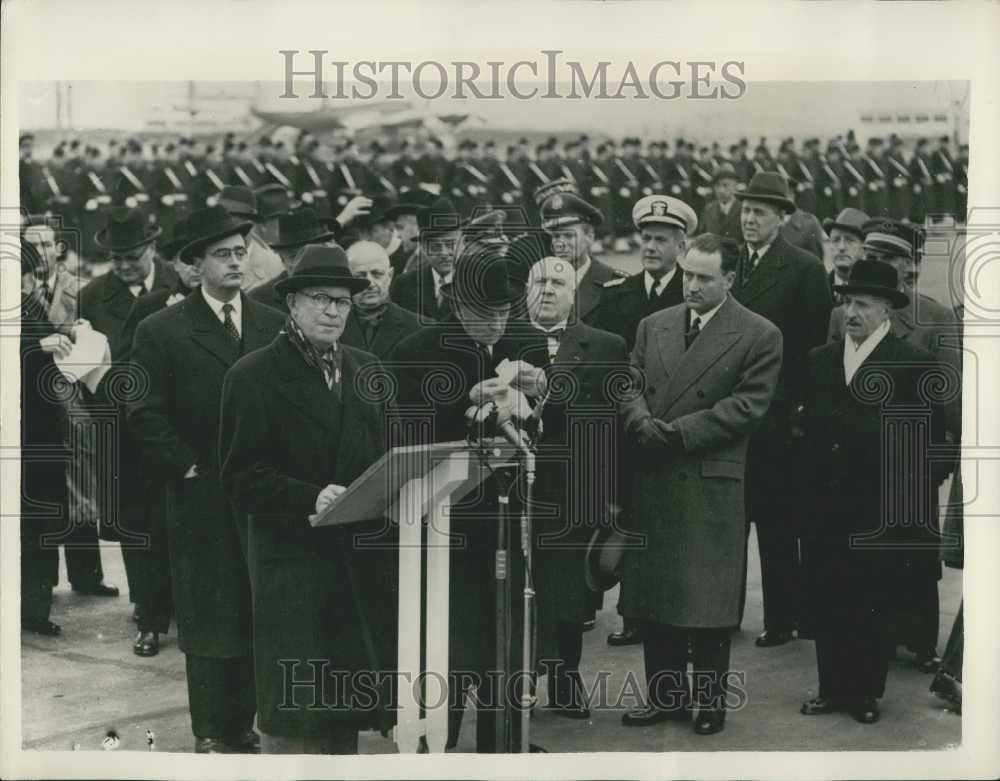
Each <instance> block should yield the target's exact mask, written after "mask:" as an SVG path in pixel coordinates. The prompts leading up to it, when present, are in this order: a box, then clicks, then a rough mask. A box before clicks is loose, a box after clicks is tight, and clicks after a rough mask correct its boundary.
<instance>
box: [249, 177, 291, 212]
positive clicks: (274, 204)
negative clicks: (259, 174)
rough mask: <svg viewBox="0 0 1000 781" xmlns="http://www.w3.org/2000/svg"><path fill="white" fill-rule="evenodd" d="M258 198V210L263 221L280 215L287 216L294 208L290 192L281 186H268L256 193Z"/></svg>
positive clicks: (257, 190)
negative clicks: (289, 195)
mask: <svg viewBox="0 0 1000 781" xmlns="http://www.w3.org/2000/svg"><path fill="white" fill-rule="evenodd" d="M254 195H255V196H256V197H257V208H258V210H259V211H260V219H261V220H269V219H271V218H272V217H277V216H278V215H280V214H285V213H286V212H287V211H288V210H289V209H291V208H292V200H291V198H289V197H288V191H287V190H286V189H285V188H284V187H282V186H281V185H280V184H266V185H264V186H263V187H258V188H257V189H256V190H255V191H254Z"/></svg>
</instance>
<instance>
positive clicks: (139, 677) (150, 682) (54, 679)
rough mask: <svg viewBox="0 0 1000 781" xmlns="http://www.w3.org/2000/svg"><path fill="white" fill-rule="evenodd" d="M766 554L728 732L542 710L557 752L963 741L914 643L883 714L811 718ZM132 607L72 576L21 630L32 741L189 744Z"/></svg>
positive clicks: (636, 672) (182, 694)
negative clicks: (38, 627) (109, 736)
mask: <svg viewBox="0 0 1000 781" xmlns="http://www.w3.org/2000/svg"><path fill="white" fill-rule="evenodd" d="M751 539H752V537H751ZM103 560H104V567H105V572H106V579H107V581H108V582H109V583H115V584H118V585H119V586H124V584H125V572H124V569H123V567H122V561H121V555H120V553H119V550H118V547H117V546H115V545H108V546H107V547H105V548H104V550H103ZM756 561H757V559H756V547H755V546H753V547H752V549H751V580H750V584H749V595H748V600H749V601H748V606H747V611H746V620H745V621H744V625H743V631H742V632H740V633H738V634H737V635H736V637H735V638H734V643H733V653H732V668H733V670H736V671H741V672H742V673H743V675H744V676H745V688H746V691H747V702H746V705H745V707H744V708H743V709H742V710H740V711H738V712H734V713H731V714H730V715H729V718H728V720H727V722H726V729H725V731H724V732H722V733H721V734H719V735H715V736H713V737H711V738H699V737H696V736H695V735H694V734H693V733H692V732H691V731H690V728H689V727H686V726H681V725H676V724H661V725H657V726H654V727H651V728H646V729H631V728H626V727H623V726H622V725H621V723H620V718H621V709H620V708H608V709H600V710H595V711H594V712H593V715H592V719H591V720H590V721H588V722H577V721H569V720H566V719H563V718H560V717H558V716H554V715H551V714H549V713H545V712H538V713H536V716H535V717H534V718H533V719H532V729H533V734H532V740H533V742H537V743H540V744H541V745H543V746H545V747H546V748H547V749H548V750H550V751H560V752H573V751H704V750H707V749H711V750H800V751H801V750H812V749H815V750H834V749H858V750H876V749H940V748H945V747H949V746H954V745H957V744H958V743H959V741H960V739H961V719H960V718H959V717H958V716H956V715H955V714H953V713H951V712H949V711H946V710H945V709H944V707H943V706H942V705H941V703H940V702H939V701H938V700H937V699H936V698H935V697H934V696H933V695H931V694H930V693H929V692H928V691H927V687H928V684H929V683H930V677H929V676H926V675H922V674H920V673H919V672H917V671H916V670H915V669H914V668H913V666H912V664H911V663H910V660H909V654H908V653H907V652H906V651H905V650H901V651H900V658H899V660H897V661H896V662H895V663H893V665H892V668H891V671H890V674H889V684H888V690H887V694H886V697H885V699H884V701H883V708H882V710H883V718H882V721H881V722H880V723H878V724H876V725H873V726H868V727H865V726H862V725H860V724H857V723H856V722H854V721H853V720H852V719H851V718H850V717H849V716H847V715H842V714H836V715H831V716H824V717H813V718H806V717H804V716H800V715H799V714H798V707H799V704H800V703H801V702H802V701H803V700H804V699H807V698H808V697H810V696H814V695H815V686H816V673H815V654H814V650H813V644H812V643H811V642H809V641H805V640H798V641H794V642H792V643H789V644H788V645H785V646H782V647H779V648H772V649H759V648H756V647H755V646H754V645H753V638H754V637H755V636H756V634H757V632H758V631H759V630H760V627H761V593H760V580H759V576H758V569H757V564H756ZM960 589H961V573H960V572H955V571H952V570H946V572H945V577H944V579H943V580H942V582H941V608H942V610H941V642H940V645H939V648H941V649H943V648H944V641H945V639H946V636H947V633H948V631H949V629H950V627H951V623H952V620H953V618H954V615H955V612H956V610H957V609H958V603H959V600H960ZM615 600H616V594H615V593H614V592H612V593H609V594H608V595H607V596H606V598H605V606H606V607H605V609H604V610H603V611H602V612H601V613H600V614H599V615H598V620H597V628H596V629H594V630H593V631H592V632H589V633H587V634H586V635H585V640H584V643H585V645H584V661H583V667H582V673H583V676H584V679H585V680H586V681H588V683H589V685H593V684H592V682H593V681H594V680H595V678H596V676H597V675H598V674H599V671H607V672H606V673H603V674H605V675H610V677H609V678H608V690H609V691H611V692H618V691H621V690H622V689H623V688H624V684H625V681H626V678H627V677H628V676H629V675H630V674H631V675H632V676H633V677H634V678H635V679H636V680H638V681H641V680H642V670H643V668H642V652H641V650H640V649H639V648H638V647H629V648H620V649H612V648H609V647H608V646H607V645H606V643H605V638H606V636H607V634H608V633H609V632H611V631H613V630H614V629H615V628H616V626H617V622H618V616H617V615H616V614H615V610H614V605H615ZM130 614H131V606H130V604H129V602H128V598H127V596H125V595H124V594H123V595H122V596H121V597H119V598H118V599H97V598H92V597H81V596H79V595H76V594H73V593H72V592H71V591H69V589H68V588H67V587H65V586H61V587H60V588H59V589H58V590H57V593H56V600H55V605H54V608H53V612H52V618H53V620H55V621H56V622H58V623H60V624H61V625H62V627H63V635H62V636H61V637H59V638H43V637H40V636H38V635H29V634H23V635H22V638H21V648H22V684H23V691H24V708H23V739H24V747H25V748H26V749H46V750H70V749H72V748H73V746H74V744H77V745H78V746H79V747H80V748H81V749H83V750H90V749H93V750H99V749H100V744H101V741H102V740H103V738H104V736H105V734H106V732H107V730H109V729H112V728H113V729H115V730H116V731H117V732H118V734H119V735H120V737H121V749H122V750H125V749H130V750H144V749H145V748H146V737H145V735H146V730H147V729H150V730H152V731H153V733H154V734H155V740H156V749H157V750H158V751H190V750H191V744H192V738H191V734H190V724H189V720H188V711H187V691H186V687H185V683H184V658H183V655H182V654H181V653H180V651H179V650H178V649H177V646H176V639H175V636H174V635H173V634H169V635H167V636H165V637H164V642H163V646H162V650H161V652H160V654H159V656H156V657H153V658H151V659H142V658H139V657H137V656H134V655H133V654H132V650H131V644H132V637H133V628H134V625H133V624H132V623H131V621H130V620H129V616H130ZM634 704H635V703H634V701H633V700H632V699H631V698H630V697H628V696H626V697H625V698H624V699H623V700H622V702H621V705H622V707H630V706H631V705H634ZM469 716H470V717H471V716H472V713H470V714H469ZM474 734H475V732H474V729H473V725H472V719H471V718H470V720H469V722H468V726H467V727H466V728H465V729H463V734H462V740H461V742H460V744H459V750H461V751H472V750H473V749H474ZM361 747H362V751H363V752H364V753H386V752H394V751H395V746H394V745H393V744H392V742H391V741H389V740H386V739H384V738H382V737H381V736H379V735H377V734H375V733H367V734H365V735H364V736H363V737H362V741H361Z"/></svg>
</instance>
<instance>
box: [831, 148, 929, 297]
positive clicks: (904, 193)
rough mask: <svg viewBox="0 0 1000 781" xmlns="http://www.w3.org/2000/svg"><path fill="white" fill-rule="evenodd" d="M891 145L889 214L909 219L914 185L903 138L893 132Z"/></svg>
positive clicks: (888, 172) (894, 217)
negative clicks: (905, 154) (911, 180)
mask: <svg viewBox="0 0 1000 781" xmlns="http://www.w3.org/2000/svg"><path fill="white" fill-rule="evenodd" d="M889 145H890V149H889V153H888V154H887V155H886V156H885V158H884V162H885V166H884V167H885V169H886V181H887V182H888V183H889V216H890V217H892V218H893V219H894V220H908V219H909V218H910V196H911V187H912V185H911V184H910V169H909V168H907V165H906V158H905V157H904V156H903V139H901V138H900V137H899V136H897V135H896V134H895V133H893V134H892V136H890V138H889ZM843 284H846V282H845V283H843Z"/></svg>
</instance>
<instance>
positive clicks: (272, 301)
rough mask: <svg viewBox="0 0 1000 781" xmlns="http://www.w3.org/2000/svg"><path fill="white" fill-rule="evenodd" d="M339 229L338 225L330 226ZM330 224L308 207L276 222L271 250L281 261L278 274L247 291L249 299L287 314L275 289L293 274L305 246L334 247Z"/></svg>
mask: <svg viewBox="0 0 1000 781" xmlns="http://www.w3.org/2000/svg"><path fill="white" fill-rule="evenodd" d="M332 225H333V226H335V227H336V228H339V224H338V223H335V222H333V223H332ZM335 227H331V222H329V221H327V222H324V221H321V220H320V219H319V218H318V217H317V216H316V212H315V211H314V210H313V209H312V208H311V207H309V206H304V207H301V208H299V209H294V210H292V211H290V212H287V213H285V214H282V215H281V216H280V217H279V218H278V235H277V237H276V239H275V241H274V243H273V244H271V249H272V250H274V251H275V252H277V253H278V255H279V256H280V258H281V263H282V266H283V268H282V270H281V273H280V274H278V275H277V276H275V277H272V278H271V279H269V280H267V282H264V283H263V284H261V285H258V286H257V287H255V288H253V290H251V291H250V293H249V295H250V298H252V299H254V300H256V301H260V302H261V303H262V304H265V305H267V306H269V307H272V308H274V309H278V310H281V311H282V312H285V314H288V312H287V310H286V305H285V299H284V296H281V295H279V294H278V292H277V286H278V285H279V284H280V283H281V281H282V280H284V279H288V275H289V274H291V273H292V271H294V270H295V263H296V261H297V259H298V255H299V252H300V251H301V250H302V248H303V247H305V246H306V245H307V244H333V243H335V242H336V239H337V235H338V231H337V230H336V229H335Z"/></svg>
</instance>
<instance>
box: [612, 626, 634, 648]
mask: <svg viewBox="0 0 1000 781" xmlns="http://www.w3.org/2000/svg"><path fill="white" fill-rule="evenodd" d="M641 642H642V634H641V633H640V632H639V630H638V629H636V628H635V627H631V626H630V627H626V628H625V629H622V630H621V631H620V632H612V633H611V634H610V635H608V645H610V646H621V645H638V644H639V643H641Z"/></svg>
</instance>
